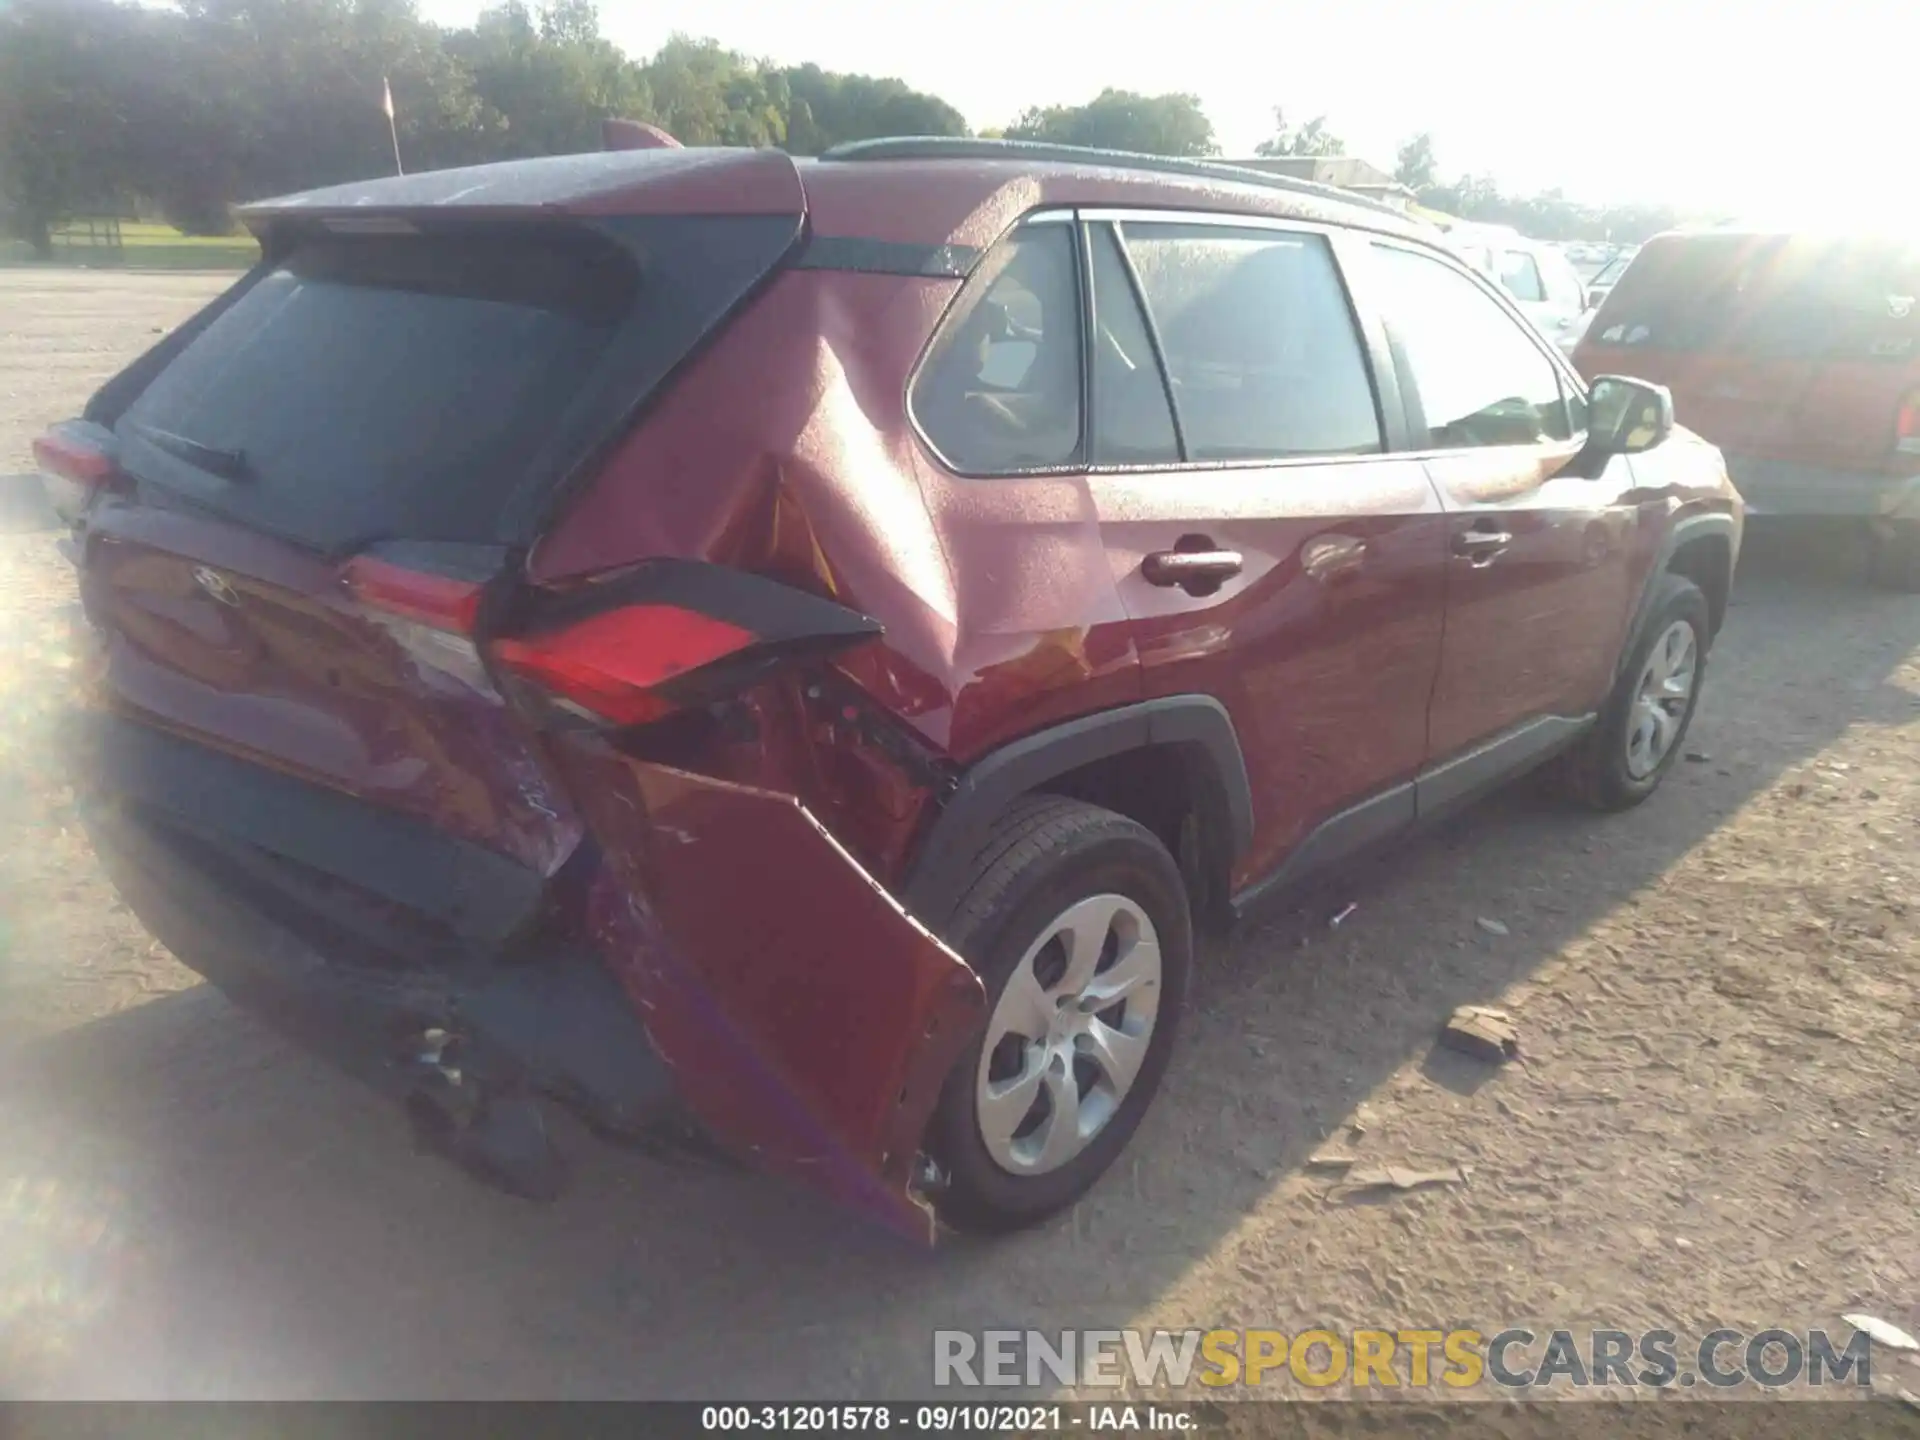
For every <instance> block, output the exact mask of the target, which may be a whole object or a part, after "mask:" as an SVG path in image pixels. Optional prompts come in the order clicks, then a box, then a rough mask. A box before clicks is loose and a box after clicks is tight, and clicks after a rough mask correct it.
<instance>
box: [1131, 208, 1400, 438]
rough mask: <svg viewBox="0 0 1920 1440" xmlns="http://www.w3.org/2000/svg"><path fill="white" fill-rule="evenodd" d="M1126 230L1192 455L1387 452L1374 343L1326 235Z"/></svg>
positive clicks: (1190, 228)
mask: <svg viewBox="0 0 1920 1440" xmlns="http://www.w3.org/2000/svg"><path fill="white" fill-rule="evenodd" d="M1122 237H1123V240H1124V242H1125V245H1126V247H1127V251H1128V253H1129V255H1131V257H1132V259H1133V264H1134V268H1135V270H1136V272H1137V273H1138V275H1139V277H1140V286H1141V290H1142V292H1143V293H1144V295H1145V298H1146V304H1147V309H1148V312H1149V314H1150V315H1151V316H1152V318H1153V323H1154V325H1155V327H1156V329H1157V331H1158V334H1159V337H1160V344H1161V347H1162V349H1163V351H1164V352H1165V356H1166V366H1167V373H1168V375H1169V377H1170V379H1171V382H1172V387H1173V397H1174V408H1175V412H1176V413H1177V415H1178V416H1179V421H1180V429H1181V434H1182V436H1183V437H1184V439H1185V441H1186V449H1187V458H1188V459H1189V460H1272V459H1284V458H1288V457H1293V456H1306V455H1357V454H1367V453H1373V452H1378V451H1379V450H1380V449H1381V448H1382V445H1381V434H1380V418H1379V413H1378V410H1377V408H1376V406H1375V403H1374V394H1373V383H1372V378H1371V375H1370V374H1369V371H1368V368H1367V362H1366V358H1365V351H1364V350H1363V349H1362V346H1361V343H1360V335H1359V332H1358V330H1357V328H1356V327H1355V324H1354V319H1353V312H1352V309H1351V307H1350V306H1349V304H1348V301H1347V293H1346V287H1345V285H1344V283H1343V282H1342V280H1341V278H1340V272H1339V270H1338V268H1337V267H1336V265H1335V264H1334V259H1333V254H1332V251H1331V250H1330V249H1329V247H1328V245H1327V242H1326V240H1325V238H1323V237H1322V236H1319V235H1312V234H1299V233H1293V232H1287V231H1280V230H1267V229H1251V228H1250V229H1244V230H1242V229H1238V228H1229V227H1223V226H1217V225H1182V224H1172V223H1169V224H1160V223H1134V222H1132V221H1129V222H1128V223H1126V224H1125V225H1124V226H1123V227H1122Z"/></svg>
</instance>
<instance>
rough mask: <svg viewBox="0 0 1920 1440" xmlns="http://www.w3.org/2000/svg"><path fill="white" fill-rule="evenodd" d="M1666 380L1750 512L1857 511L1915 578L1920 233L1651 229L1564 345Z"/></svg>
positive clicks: (1919, 584) (1592, 371)
mask: <svg viewBox="0 0 1920 1440" xmlns="http://www.w3.org/2000/svg"><path fill="white" fill-rule="evenodd" d="M1574 363H1575V364H1576V365H1578V366H1579V367H1580V370H1581V372H1582V373H1583V374H1586V375H1590V376H1591V375H1599V374H1604V373H1607V372H1609V371H1614V370H1618V369H1622V368H1625V369H1628V370H1631V372H1632V373H1633V374H1635V375H1644V376H1646V377H1647V378H1649V379H1652V380H1656V381H1659V382H1660V383H1662V384H1664V385H1666V386H1668V387H1669V388H1670V390H1671V391H1672V394H1673V397H1674V404H1675V406H1676V407H1677V410H1678V413H1679V416H1680V418H1681V419H1682V420H1684V421H1685V422H1686V423H1687V425H1688V426H1689V427H1691V428H1692V429H1694V430H1697V431H1698V432H1699V433H1700V434H1701V435H1703V436H1705V437H1706V438H1707V439H1709V440H1711V441H1712V442H1713V443H1714V444H1716V445H1718V446H1720V447H1721V448H1722V449H1723V450H1724V451H1725V453H1726V457H1727V467H1728V469H1729V471H1730V472H1731V473H1732V476H1733V481H1734V484H1735V485H1736V486H1738V487H1739V490H1740V493H1741V495H1742V496H1744V497H1745V498H1746V502H1747V506H1748V510H1749V513H1751V514H1753V515H1757V516H1768V517H1773V516H1778V517H1791V518H1800V519H1811V518H1816V517H1819V518H1840V519H1845V520H1851V521H1858V522H1861V523H1862V524H1863V525H1864V527H1865V529H1866V531H1867V534H1868V535H1869V537H1870V538H1871V540H1872V542H1873V569H1874V571H1875V574H1876V576H1877V578H1879V579H1880V580H1881V581H1883V582H1884V583H1887V584H1889V585H1893V586H1896V587H1898V588H1901V589H1906V590H1920V246H1916V245H1915V244H1914V243H1913V242H1912V241H1911V240H1910V239H1890V238H1884V237H1879V238H1876V237H1873V236H1862V235H1852V236H1845V235H1822V234H1809V233H1785V232H1780V233H1772V232H1750V231H1735V230H1710V231H1697V232H1691V233H1688V232H1677V233H1674V234H1670V235H1661V236H1658V237H1656V238H1655V239H1654V240H1652V241H1650V242H1649V243H1648V244H1647V245H1646V246H1645V248H1643V249H1642V250H1641V251H1640V253H1639V254H1638V255H1636V256H1635V257H1634V261H1633V264H1632V265H1630V266H1629V267H1628V268H1627V270H1626V272H1625V273H1624V274H1623V275H1622V276H1621V278H1620V281H1619V283H1618V284H1617V285H1616V286H1615V287H1614V289H1613V290H1612V291H1611V292H1610V293H1609V294H1608V296H1607V300H1606V303H1605V305H1604V306H1603V307H1602V308H1601V310H1600V311H1599V313H1598V314H1597V315H1595V317H1594V319H1593V323H1592V324H1591V325H1589V326H1588V327H1587V332H1586V335H1585V336H1584V337H1583V339H1582V340H1581V343H1580V345H1579V348H1578V349H1577V350H1576V351H1575V352H1574Z"/></svg>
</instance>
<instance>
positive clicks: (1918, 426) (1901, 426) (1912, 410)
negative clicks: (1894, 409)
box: [1893, 390, 1920, 455]
mask: <svg viewBox="0 0 1920 1440" xmlns="http://www.w3.org/2000/svg"><path fill="white" fill-rule="evenodd" d="M1893 448H1894V449H1895V450H1897V451H1899V452H1900V453H1901V454H1902V455H1920V390H1912V391H1909V392H1908V393H1907V398H1906V399H1905V400H1903V401H1901V402H1900V415H1899V418H1898V419H1897V420H1896V421H1895V422H1894V427H1893Z"/></svg>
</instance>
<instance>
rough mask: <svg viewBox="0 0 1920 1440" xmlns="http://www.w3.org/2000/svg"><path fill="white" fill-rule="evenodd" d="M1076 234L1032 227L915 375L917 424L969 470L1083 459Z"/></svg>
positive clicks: (990, 270) (997, 259) (1000, 255)
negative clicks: (1075, 256) (1075, 253)
mask: <svg viewBox="0 0 1920 1440" xmlns="http://www.w3.org/2000/svg"><path fill="white" fill-rule="evenodd" d="M1074 239H1075V231H1074V227H1073V226H1072V225H1068V224H1057V223H1056V224H1033V225H1028V226H1026V227H1025V228H1024V229H1022V230H1021V231H1019V232H1018V233H1017V234H1015V235H1014V236H1013V237H1011V238H1010V239H1008V240H1007V241H1006V242H1005V243H1004V244H1002V245H1001V246H1000V247H999V248H998V249H996V250H995V251H994V253H993V254H991V255H990V256H988V257H987V259H986V261H985V262H984V263H983V264H982V266H981V269H980V271H979V272H978V273H976V275H975V276H974V278H973V279H972V280H971V281H970V282H969V284H968V290H967V293H966V294H964V295H962V297H961V299H960V302H959V307H958V308H957V309H956V310H955V312H954V313H953V314H952V315H951V316H949V317H948V320H947V322H946V325H945V328H944V329H943V330H942V331H941V334H940V337H939V339H938V340H936V341H935V342H934V347H933V349H932V350H931V351H930V352H929V354H928V356H927V361H926V363H925V364H924V365H923V366H922V367H921V369H920V373H919V375H918V376H916V377H915V380H914V383H913V388H912V392H911V395H910V403H911V405H912V408H913V413H914V417H915V419H917V420H918V421H919V422H920V428H921V430H922V431H923V432H924V433H925V435H926V438H927V439H928V441H930V442H931V443H932V445H933V447H934V449H935V450H936V451H938V452H939V454H940V457H941V459H942V460H944V461H945V462H946V463H947V464H948V465H949V466H951V467H952V468H953V469H955V470H956V471H958V472H960V473H961V474H967V475H1006V474H1017V473H1020V472H1022V471H1027V470H1042V469H1048V468H1053V467H1059V466H1066V465H1073V464H1077V463H1079V462H1080V460H1081V458H1082V456H1083V455H1084V453H1085V447H1084V446H1083V444H1082V436H1081V429H1082V426H1081V414H1080V287H1079V276H1078V267H1077V264H1076V261H1075V258H1074V253H1073V252H1074Z"/></svg>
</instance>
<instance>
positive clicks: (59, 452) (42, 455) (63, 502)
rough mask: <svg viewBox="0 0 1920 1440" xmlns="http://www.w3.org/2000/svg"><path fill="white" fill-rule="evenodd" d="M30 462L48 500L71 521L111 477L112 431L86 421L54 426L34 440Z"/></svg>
mask: <svg viewBox="0 0 1920 1440" xmlns="http://www.w3.org/2000/svg"><path fill="white" fill-rule="evenodd" d="M33 463H34V466H35V468H36V469H38V470H39V472H40V487H41V489H42V490H43V491H44V492H45V493H46V497H47V503H48V504H49V505H51V506H53V509H54V512H55V513H56V514H58V515H59V516H60V518H61V519H62V520H64V521H66V522H67V523H68V524H72V523H73V522H74V521H75V520H76V519H78V518H79V517H80V515H81V514H82V513H83V512H84V511H85V510H86V508H87V506H88V505H89V504H91V503H92V502H93V497H94V496H95V495H96V494H98V493H99V491H100V490H101V488H102V487H104V486H105V485H106V484H107V483H108V481H110V480H111V479H112V478H113V475H114V471H115V470H116V468H117V462H116V461H115V459H114V439H113V432H112V431H110V430H106V429H104V428H102V427H101V426H98V425H89V424H85V423H75V424H71V425H62V426H59V427H56V428H55V429H52V430H49V431H48V432H47V433H46V434H44V435H42V436H40V437H39V439H37V440H35V441H34V442H33Z"/></svg>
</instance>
